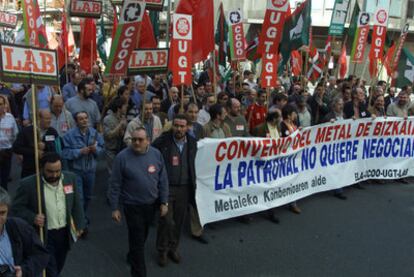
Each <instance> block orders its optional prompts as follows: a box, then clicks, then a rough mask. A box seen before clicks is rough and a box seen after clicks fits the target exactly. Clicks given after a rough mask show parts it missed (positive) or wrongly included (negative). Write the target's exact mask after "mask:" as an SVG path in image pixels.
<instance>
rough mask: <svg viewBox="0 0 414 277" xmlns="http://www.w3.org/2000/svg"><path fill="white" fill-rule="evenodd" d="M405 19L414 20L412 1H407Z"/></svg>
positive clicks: (413, 1) (413, 4) (413, 0)
mask: <svg viewBox="0 0 414 277" xmlns="http://www.w3.org/2000/svg"><path fill="white" fill-rule="evenodd" d="M407 19H414V0H409V1H408V4H407Z"/></svg>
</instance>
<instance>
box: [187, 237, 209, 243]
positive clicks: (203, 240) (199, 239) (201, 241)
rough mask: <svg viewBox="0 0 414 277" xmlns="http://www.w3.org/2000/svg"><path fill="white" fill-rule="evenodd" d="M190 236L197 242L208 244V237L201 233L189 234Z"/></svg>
mask: <svg viewBox="0 0 414 277" xmlns="http://www.w3.org/2000/svg"><path fill="white" fill-rule="evenodd" d="M191 237H192V238H193V239H195V240H196V241H198V242H199V243H202V244H208V239H207V238H206V237H205V236H204V235H201V236H191Z"/></svg>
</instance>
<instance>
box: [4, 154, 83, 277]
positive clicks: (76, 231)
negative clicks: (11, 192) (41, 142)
mask: <svg viewBox="0 0 414 277" xmlns="http://www.w3.org/2000/svg"><path fill="white" fill-rule="evenodd" d="M40 167H41V194H40V199H39V198H38V194H37V192H36V190H37V188H36V176H35V175H31V176H30V177H28V178H25V179H22V180H21V181H20V184H19V187H18V189H17V192H16V195H15V197H14V199H13V205H12V209H11V210H12V213H13V214H14V215H15V216H18V217H20V218H23V219H24V220H25V221H26V222H27V223H29V224H31V225H34V226H35V227H36V228H42V230H43V231H44V238H45V243H44V244H45V247H46V249H47V251H48V253H49V255H50V257H49V262H48V264H47V268H46V275H47V276H50V277H55V276H60V272H61V271H62V269H63V267H64V265H65V260H66V256H67V253H68V251H69V249H70V245H71V243H72V242H76V240H77V239H78V237H80V235H81V234H82V232H83V230H84V228H85V217H84V214H83V208H82V202H81V200H80V197H79V192H78V189H79V188H78V186H77V181H76V176H75V174H73V173H71V172H68V171H62V161H61V158H60V156H59V155H58V154H57V153H46V154H45V155H44V156H43V157H42V158H41V160H40ZM38 201H41V205H42V212H43V213H39V211H38V205H37V203H38ZM24 276H27V275H24Z"/></svg>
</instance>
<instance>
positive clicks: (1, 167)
mask: <svg viewBox="0 0 414 277" xmlns="http://www.w3.org/2000/svg"><path fill="white" fill-rule="evenodd" d="M12 154H13V153H12V150H11V149H0V185H1V187H2V188H4V189H5V190H7V183H8V181H9V180H8V179H9V175H10V169H11V162H12V160H11V159H12Z"/></svg>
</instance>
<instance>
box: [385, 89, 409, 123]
mask: <svg viewBox="0 0 414 277" xmlns="http://www.w3.org/2000/svg"><path fill="white" fill-rule="evenodd" d="M409 105H410V103H409V97H408V93H407V92H406V91H401V92H400V93H399V94H398V101H397V102H394V103H392V104H390V105H389V106H388V108H387V115H388V116H397V117H407V115H408V108H409Z"/></svg>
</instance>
